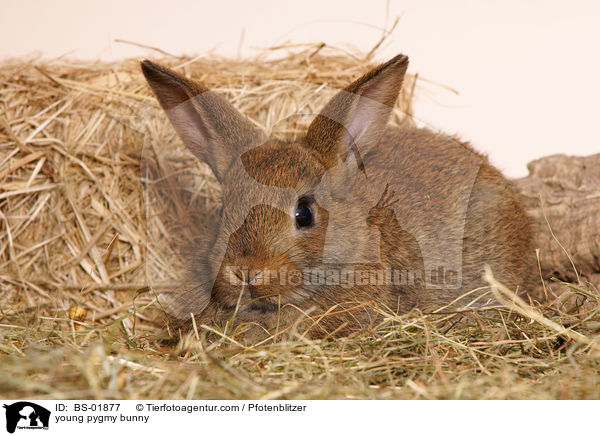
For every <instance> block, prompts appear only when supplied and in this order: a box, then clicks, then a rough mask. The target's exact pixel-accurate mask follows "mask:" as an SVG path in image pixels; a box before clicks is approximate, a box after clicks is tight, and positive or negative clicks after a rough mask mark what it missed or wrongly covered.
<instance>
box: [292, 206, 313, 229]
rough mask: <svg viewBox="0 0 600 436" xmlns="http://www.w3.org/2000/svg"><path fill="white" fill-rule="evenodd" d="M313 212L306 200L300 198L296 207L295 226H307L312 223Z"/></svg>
mask: <svg viewBox="0 0 600 436" xmlns="http://www.w3.org/2000/svg"><path fill="white" fill-rule="evenodd" d="M313 220H314V219H313V213H312V210H311V209H310V204H309V202H308V201H307V200H300V201H299V202H298V206H297V207H296V226H298V228H301V227H308V226H311V225H312V224H313Z"/></svg>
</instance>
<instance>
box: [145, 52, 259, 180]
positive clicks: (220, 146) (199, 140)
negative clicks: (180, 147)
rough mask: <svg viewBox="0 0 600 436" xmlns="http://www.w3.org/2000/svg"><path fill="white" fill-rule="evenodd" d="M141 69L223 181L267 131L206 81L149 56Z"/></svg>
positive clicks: (178, 125) (188, 140) (173, 120)
mask: <svg viewBox="0 0 600 436" xmlns="http://www.w3.org/2000/svg"><path fill="white" fill-rule="evenodd" d="M142 72H143V73H144V76H145V77H146V80H147V81H148V83H149V84H150V87H151V88H152V90H153V91H154V93H155V94H156V97H157V98H158V101H159V102H160V105H161V106H162V108H163V109H164V110H165V112H166V113H167V115H168V117H169V119H170V120H171V123H172V124H173V127H175V130H176V131H177V133H178V134H179V136H180V137H181V139H182V140H183V143H184V144H185V145H186V146H187V147H188V148H189V149H190V151H191V152H192V153H194V154H195V155H196V156H197V157H198V158H200V159H201V160H202V161H204V162H206V163H207V164H208V165H209V166H210V167H211V169H212V170H213V172H214V173H215V176H216V177H217V179H219V180H220V181H221V182H222V181H223V178H224V176H225V172H226V171H227V169H228V168H229V167H230V166H231V163H232V162H233V161H234V160H235V159H236V158H237V157H238V156H239V155H240V154H241V153H242V152H243V151H244V150H245V149H247V148H248V147H250V146H253V145H257V144H259V143H261V142H263V141H264V140H265V136H264V133H263V132H262V131H261V130H260V129H258V128H256V127H255V126H254V125H253V124H252V123H251V122H250V121H249V120H248V119H246V118H245V117H244V116H243V115H242V114H240V113H239V112H238V111H237V110H236V109H235V108H234V107H233V106H232V105H231V104H230V103H228V102H227V101H226V100H225V99H223V98H222V97H220V96H218V95H217V94H215V93H214V92H212V91H210V90H209V89H208V88H206V87H204V86H203V85H201V84H199V83H196V82H193V81H191V80H188V79H186V78H184V77H182V76H180V75H178V74H176V73H174V72H173V71H171V70H169V69H168V68H165V67H162V66H160V65H157V64H155V63H152V62H150V61H148V60H145V61H143V62H142Z"/></svg>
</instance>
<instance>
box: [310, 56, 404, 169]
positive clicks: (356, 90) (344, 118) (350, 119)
mask: <svg viewBox="0 0 600 436" xmlns="http://www.w3.org/2000/svg"><path fill="white" fill-rule="evenodd" d="M407 68H408V57H407V56H404V55H398V56H396V57H395V58H393V59H391V60H390V61H388V62H386V63H385V64H383V65H380V66H379V67H377V68H375V69H374V70H372V71H370V72H368V73H367V74H365V75H364V76H362V77H361V78H360V79H358V80H356V81H355V82H353V83H352V84H350V85H349V86H348V87H346V88H345V89H343V90H342V91H340V92H338V93H337V94H336V95H335V96H334V97H333V98H332V99H331V100H330V101H329V103H328V104H327V105H326V106H325V108H324V109H323V110H322V111H321V113H320V114H319V115H317V117H316V118H315V119H314V120H313V122H312V123H311V124H310V126H309V128H308V131H307V135H306V139H307V142H308V144H309V145H310V146H311V147H312V148H313V149H315V150H316V151H317V152H318V153H319V154H320V155H321V156H322V158H323V160H324V163H325V165H326V166H327V167H331V166H333V165H335V163H336V162H337V161H338V159H339V158H341V159H342V160H343V161H345V160H346V158H347V157H348V153H349V152H350V151H353V152H354V155H356V158H357V161H358V162H359V165H361V160H360V155H361V154H364V153H365V152H366V149H367V148H368V147H369V146H371V145H374V144H376V143H377V142H378V141H379V139H380V138H381V136H382V135H383V133H384V130H385V126H386V124H387V122H388V120H389V117H390V113H391V111H392V108H393V107H394V104H395V103H396V99H397V98H398V93H399V92H400V87H401V86H402V81H403V79H404V75H405V74H406V69H407Z"/></svg>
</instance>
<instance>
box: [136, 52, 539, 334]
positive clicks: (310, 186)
mask: <svg viewBox="0 0 600 436" xmlns="http://www.w3.org/2000/svg"><path fill="white" fill-rule="evenodd" d="M407 65H408V59H407V58H406V57H405V56H402V55H400V56H397V57H395V58H394V59H392V60H390V61H389V62H387V63H385V64H383V65H381V66H379V67H378V68H376V69H374V70H372V71H371V72H369V73H367V74H366V75H364V76H363V77H361V78H359V79H358V80H356V81H355V82H354V83H352V84H350V85H349V86H348V87H347V88H346V89H345V90H343V91H340V93H338V94H337V95H336V96H335V97H334V98H333V99H332V100H331V101H330V102H329V103H328V105H327V106H326V107H325V108H324V109H323V111H322V112H321V114H319V115H318V116H317V117H316V118H315V120H314V121H313V122H312V124H311V125H310V127H309V128H308V130H307V134H306V136H305V137H304V138H301V139H299V140H297V141H287V142H286V141H282V140H277V139H267V138H266V136H265V135H264V134H263V133H262V132H260V131H258V130H257V129H256V128H255V127H253V125H252V124H251V123H250V122H249V121H247V120H246V119H244V118H243V117H242V116H241V115H240V114H239V113H237V111H236V110H235V109H234V108H233V107H232V106H230V105H229V104H228V103H227V102H226V101H225V100H223V99H222V98H221V97H219V96H217V95H216V94H214V93H212V92H210V91H208V90H207V89H206V88H205V87H204V86H202V85H200V84H196V83H194V82H191V81H189V80H187V79H185V78H183V77H180V76H178V75H177V74H176V73H174V72H172V71H170V70H168V69H166V68H163V67H160V66H157V65H155V64H153V63H151V62H149V61H144V62H143V63H142V70H143V72H144V74H145V76H146V78H147V80H148V82H149V84H150V85H151V87H152V89H153V90H154V92H155V93H156V95H157V97H158V100H159V101H160V103H161V104H162V106H163V108H164V109H165V110H166V111H167V113H168V115H169V117H170V119H171V121H172V123H173V125H174V127H175V129H176V130H177V132H178V133H179V135H180V136H181V137H182V139H183V141H184V143H185V144H186V145H187V146H188V147H189V148H190V150H191V151H192V152H193V153H194V154H196V156H198V157H199V158H200V159H202V160H203V161H205V162H206V163H208V164H209V165H210V166H211V168H212V169H213V171H214V172H215V175H216V176H217V178H218V179H219V180H220V181H221V182H222V184H223V212H222V219H221V221H220V222H219V223H218V224H217V226H216V227H215V229H213V230H212V232H208V233H207V235H206V237H205V238H204V242H203V243H202V244H200V245H199V246H198V248H197V250H196V254H195V255H194V256H193V258H192V259H190V265H191V271H192V273H191V275H190V278H189V280H188V282H186V284H185V285H184V286H182V289H181V290H180V291H179V292H178V293H177V294H176V295H175V296H174V298H170V300H169V309H170V311H171V312H172V313H173V314H174V315H175V316H176V317H179V318H187V317H188V316H189V314H190V313H194V315H195V316H196V318H197V319H198V317H199V318H203V319H205V320H212V321H228V320H230V318H231V317H232V316H233V315H234V314H235V316H236V319H237V321H241V322H253V323H257V324H260V325H261V326H263V327H264V328H266V329H272V328H274V327H275V326H277V325H278V324H280V323H282V322H292V321H293V320H294V319H296V318H297V317H298V316H300V315H302V314H306V313H308V312H310V311H313V312H312V314H313V315H315V314H323V313H325V312H327V311H328V310H329V309H331V308H332V307H334V306H335V308H336V309H335V310H334V311H335V312H341V313H339V314H334V315H328V316H326V317H324V318H323V319H322V320H321V321H320V323H319V324H318V329H316V330H315V332H316V334H324V333H328V332H331V331H334V330H336V329H337V331H338V332H339V331H344V332H347V331H351V330H355V329H357V328H361V327H366V326H368V325H369V324H370V323H371V322H372V321H373V319H374V311H373V310H372V307H373V306H374V305H379V306H386V307H387V308H389V309H390V310H393V311H406V310H410V309H411V308H413V307H415V306H417V307H420V308H434V307H439V306H441V305H445V304H448V303H450V302H452V301H453V300H455V299H457V298H459V297H460V296H461V295H463V294H464V293H465V292H467V291H470V290H472V289H475V288H478V287H481V286H484V282H483V279H482V272H483V266H484V264H489V265H490V266H491V268H492V271H493V272H494V274H495V275H496V277H497V278H499V279H500V280H501V281H503V282H504V283H506V284H507V285H509V286H511V287H517V286H521V287H528V286H529V285H530V283H531V282H530V280H531V279H530V278H529V277H530V276H531V273H532V272H533V268H532V267H533V253H532V247H531V240H532V235H531V229H530V224H529V221H528V219H527V217H526V216H525V214H524V212H523V208H522V206H521V204H520V203H519V199H518V197H517V195H516V194H515V192H514V190H513V189H512V187H511V185H510V183H509V182H508V181H507V180H506V179H504V178H503V177H502V175H501V174H500V173H499V172H498V171H497V170H496V169H495V168H493V167H492V166H491V165H490V164H489V163H488V161H487V159H486V158H485V157H483V156H482V155H480V154H478V153H476V152H474V151H473V150H472V149H471V148H470V146H469V145H467V144H465V143H461V142H459V141H457V140H456V139H454V138H451V137H448V136H444V135H440V134H437V133H434V132H432V131H429V130H426V129H395V128H389V127H386V124H387V122H388V119H389V115H390V112H391V108H392V107H393V105H394V102H395V100H396V98H397V95H398V92H399V90H400V87H401V85H402V79H403V77H404V74H405V72H406V69H407ZM305 197H306V198H309V199H310V201H311V203H310V204H311V207H312V211H313V214H314V216H315V222H314V225H313V226H312V227H309V228H296V225H295V221H294V220H295V219H294V211H295V209H296V207H297V203H298V201H299V198H305ZM432 265H434V266H440V265H441V266H440V268H441V269H442V270H444V268H446V269H445V270H444V271H446V272H447V273H448V274H449V275H448V277H454V276H453V275H452V274H454V271H457V274H458V276H460V277H462V281H457V282H456V283H458V284H457V285H456V286H454V285H452V283H454V282H448V283H446V282H444V283H441V284H440V285H439V286H432V285H431V283H434V284H435V283H439V280H438V279H439V277H440V275H438V274H437V272H435V274H434V273H433V272H432V273H431V274H432V275H431V277H432V278H431V283H430V282H427V281H426V280H425V278H426V277H428V275H427V274H428V273H427V271H433V270H432V269H431V266H432ZM232 266H233V267H235V268H234V269H235V273H231V271H232V270H231V269H228V267H232ZM350 266H351V267H352V268H354V270H361V271H363V272H365V273H366V272H369V271H371V272H381V271H385V270H390V269H392V270H399V271H410V274H409V275H408V276H407V280H406V281H405V282H403V283H402V284H400V285H398V284H394V283H383V284H381V283H370V282H368V281H366V282H365V283H360V284H357V283H354V284H350V285H347V284H326V283H317V284H313V283H310V284H308V285H307V284H306V283H300V284H297V285H295V284H290V283H289V281H288V282H286V283H283V282H282V281H281V280H282V277H284V276H285V274H288V275H287V276H285V277H286V278H289V277H290V276H289V273H290V272H294V273H301V272H302V271H303V270H305V269H319V268H327V269H329V270H337V271H341V270H344V269H348V268H349V267H350ZM428 267H429V268H428ZM448 267H450V268H448ZM265 271H267V272H268V271H271V272H273V275H271V276H270V277H269V279H268V281H265V277H264V276H265V274H266V273H265ZM282 271H283V272H282ZM438 271H441V270H439V269H438ZM257 274H258V275H257ZM261 274H262V275H261ZM440 274H441V273H440ZM254 276H256V277H254ZM441 276H443V274H441ZM458 276H457V277H458ZM433 277H437V278H436V280H438V281H437V282H434V279H433ZM444 277H445V276H444ZM367 282H368V283H367ZM480 293H481V292H480ZM471 298H472V296H471ZM467 301H468V299H466V298H464V299H462V300H459V303H460V304H462V303H466V302H467ZM349 308H354V309H352V310H348V309H349Z"/></svg>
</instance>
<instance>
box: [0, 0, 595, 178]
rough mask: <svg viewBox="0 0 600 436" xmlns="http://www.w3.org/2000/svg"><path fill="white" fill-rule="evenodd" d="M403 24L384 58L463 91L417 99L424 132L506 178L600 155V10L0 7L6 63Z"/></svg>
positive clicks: (362, 44)
mask: <svg viewBox="0 0 600 436" xmlns="http://www.w3.org/2000/svg"><path fill="white" fill-rule="evenodd" d="M395 16H400V17H401V20H400V23H399V25H398V27H397V29H396V31H395V32H394V34H393V35H392V37H391V38H390V39H389V40H388V41H387V44H386V45H385V46H384V47H383V49H382V50H381V51H380V56H379V57H380V59H381V60H384V59H385V58H386V57H391V56H392V55H394V54H396V53H399V52H402V53H405V54H408V55H409V56H410V58H411V66H410V71H412V72H419V73H420V74H421V75H422V76H423V77H425V78H427V79H430V80H432V81H435V82H440V83H443V84H445V85H448V86H450V87H452V88H454V89H456V90H457V91H459V94H458V95H455V94H453V93H451V92H449V91H445V90H443V89H441V88H439V87H436V86H434V85H432V84H427V83H425V87H424V88H422V90H421V92H420V93H419V95H418V100H417V103H416V117H417V118H418V119H419V120H421V121H422V122H423V123H424V124H426V125H430V126H432V127H435V128H439V129H442V130H444V131H446V132H449V133H458V134H460V135H461V136H462V137H463V138H465V139H469V140H471V141H472V142H473V143H474V144H475V145H476V147H477V148H478V149H480V150H483V151H485V152H487V153H488V154H489V155H490V157H491V159H492V161H493V162H494V163H496V164H497V165H498V166H499V167H501V168H502V169H503V170H504V171H505V173H507V174H508V175H510V176H521V175H525V174H526V169H525V163H526V162H527V161H529V160H531V159H533V158H535V157H539V156H542V155H546V154H552V153H569V154H580V155H581V154H591V153H596V152H598V151H600V135H598V133H597V126H598V115H599V114H600V111H599V110H598V107H597V104H598V102H599V101H600V85H599V84H598V81H599V80H600V48H599V41H600V25H598V19H599V18H600V3H598V2H593V1H575V2H557V1H512V0H511V1H508V0H506V1H502V2H491V1H490V2H483V1H479V2H475V1H464V0H460V1H456V0H455V1H452V2H448V1H443V0H435V1H422V0H421V1H393V0H391V1H389V2H386V1H384V0H380V1H369V2H366V1H354V0H352V1H348V0H346V1H335V2H327V1H325V0H304V1H298V0H295V1H290V2H283V1H268V0H253V1H251V2H243V1H214V2H208V1H192V0H169V1H154V2H150V1H128V2H127V1H114V0H104V1H102V2H94V3H91V2H82V1H78V0H61V1H47V2H46V1H33V0H22V1H8V0H0V29H1V30H0V32H1V33H0V36H1V38H0V58H4V57H10V56H22V55H24V54H27V53H30V52H32V51H40V52H42V53H43V54H44V55H45V56H47V57H55V56H60V55H64V54H68V55H69V56H72V57H79V58H98V57H99V58H102V59H106V60H113V59H120V58H123V57H127V56H136V57H140V56H144V55H148V53H149V52H148V51H147V50H143V49H140V48H136V47H133V46H130V45H124V44H119V43H115V42H114V39H116V38H121V39H126V40H131V41H136V42H139V43H144V44H149V45H153V46H157V47H161V48H163V49H164V50H167V51H169V52H172V53H176V54H181V53H188V54H195V53H206V52H207V51H209V50H211V49H213V50H214V51H215V52H217V53H221V54H226V55H230V56H237V55H238V54H241V55H242V56H244V55H251V54H252V52H253V48H254V47H265V46H271V45H274V44H277V43H282V42H284V41H292V42H306V41H325V42H327V43H330V44H333V45H339V46H343V45H345V44H353V45H355V46H358V47H359V48H362V49H369V48H370V47H372V46H373V44H374V43H375V42H376V41H377V40H378V39H379V38H380V36H381V28H382V27H385V26H389V24H390V23H391V22H392V21H393V18H394V17H395ZM240 41H241V43H240ZM150 54H151V53H150Z"/></svg>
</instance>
